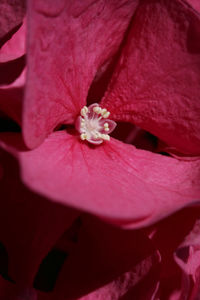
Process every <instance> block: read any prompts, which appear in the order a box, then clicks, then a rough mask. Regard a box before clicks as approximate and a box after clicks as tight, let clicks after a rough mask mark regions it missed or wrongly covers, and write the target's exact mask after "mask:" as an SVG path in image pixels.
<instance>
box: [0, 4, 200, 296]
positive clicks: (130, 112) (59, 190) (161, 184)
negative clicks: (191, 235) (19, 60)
mask: <svg viewBox="0 0 200 300" xmlns="http://www.w3.org/2000/svg"><path fill="white" fill-rule="evenodd" d="M27 21H28V27H27V39H28V41H27V77H26V81H23V80H25V77H23V78H24V79H23V80H22V86H23V85H24V84H25V99H24V104H23V122H22V130H23V137H24V141H25V144H26V146H28V147H29V148H32V150H28V149H27V148H26V146H25V145H24V144H23V142H22V137H21V134H20V133H9V134H8V133H6V134H1V136H0V139H1V147H2V149H4V151H5V152H3V157H5V158H6V161H7V162H9V164H10V168H11V166H12V167H13V166H14V170H17V166H16V161H15V162H14V161H13V159H12V156H13V157H14V158H15V159H16V160H17V162H18V163H19V166H20V176H21V179H22V181H23V183H24V184H25V186H26V187H25V186H24V185H22V183H20V182H18V183H17V184H16V186H15V190H13V191H9V193H8V189H7V188H6V189H4V191H5V195H6V194H9V196H8V199H9V201H8V203H7V204H2V212H3V214H5V212H6V213H7V212H8V211H9V205H13V202H12V201H13V199H15V196H14V195H13V193H16V194H17V195H18V196H17V197H16V198H17V201H16V200H15V201H14V204H15V206H16V207H17V205H18V204H19V203H18V199H20V197H22V198H21V199H23V201H22V204H23V205H22V206H23V209H21V210H20V211H19V210H17V211H18V213H17V218H16V216H15V214H14V215H13V219H14V220H15V222H16V223H17V219H19V218H20V217H21V215H22V217H23V222H20V223H19V224H15V226H16V228H17V230H16V231H17V232H18V234H19V233H21V232H23V228H24V225H25V223H26V222H27V224H29V226H30V228H29V227H28V228H27V230H25V232H24V241H26V244H27V245H28V250H27V247H24V242H23V241H20V242H19V241H17V243H15V242H14V243H13V234H12V232H13V231H12V230H13V228H12V226H13V224H12V226H10V225H9V224H8V222H7V221H6V220H5V217H4V218H3V217H2V220H3V221H2V222H4V223H5V224H7V228H9V230H8V229H7V230H6V231H3V230H2V234H1V235H2V240H3V241H4V244H6V246H7V248H8V252H9V251H10V255H9V256H10V257H12V263H11V265H12V269H11V271H10V272H9V276H11V275H12V276H11V278H15V279H16V278H18V282H19V283H20V284H21V286H23V290H24V286H25V285H27V286H29V287H30V284H31V283H32V282H33V280H34V276H35V274H36V273H37V269H38V266H39V264H40V262H41V261H42V259H43V258H44V257H45V255H46V254H47V252H48V251H49V250H50V249H51V248H52V247H53V245H54V244H55V243H56V240H58V239H59V238H60V237H61V236H62V234H64V232H65V231H66V230H67V228H68V227H69V226H70V225H71V224H72V223H73V221H74V220H75V219H76V218H77V216H78V215H79V214H80V212H87V213H90V214H93V215H95V216H98V217H100V218H101V219H102V220H106V221H107V222H109V223H112V224H116V225H118V226H122V227H124V228H125V227H129V228H140V227H143V226H149V225H151V224H153V223H155V222H156V221H159V220H161V219H162V218H164V217H166V216H168V215H170V214H172V213H174V212H176V211H177V210H180V209H181V208H183V207H186V206H189V205H194V204H196V205H197V203H198V201H199V198H200V187H199V178H200V160H199V158H198V155H199V149H200V135H199V126H200V125H199V108H200V102H199V90H198V87H199V80H200V74H199V64H200V60H199V49H200V48H199V43H198V36H199V25H200V24H199V23H200V20H199V13H198V11H197V10H195V9H194V8H193V7H192V6H190V5H188V3H187V2H185V1H181V0H175V1H173V2H172V1H170V2H166V1H161V0H152V1H117V2H116V1H108V2H107V3H105V2H103V1H86V2H85V1H84V2H83V3H81V2H79V1H69V2H66V1H61V0H60V1H57V2H56V4H55V3H54V2H53V1H52V2H51V1H49V2H44V1H39V0H38V1H29V2H28V16H27ZM196 37H197V39H196ZM13 38H14V36H13ZM196 40H197V42H196ZM5 52H6V51H5ZM20 53H21V52H20ZM16 78H18V75H17V76H16ZM8 83H10V82H8ZM11 88H12V86H7V87H6V92H4V94H5V95H10V91H11ZM3 89H5V87H3ZM3 89H2V90H3ZM14 94H15V93H14ZM4 99H5V96H4ZM8 99H10V101H12V100H13V97H8ZM1 102H2V104H1V107H2V110H3V111H4V113H5V112H6V113H7V114H8V115H9V116H10V117H12V118H14V119H15V121H17V122H18V123H19V125H20V124H21V120H20V113H21V110H20V109H19V114H17V116H16V117H13V115H12V111H13V110H12V109H11V108H10V107H11V105H10V104H9V105H5V101H1ZM15 103H16V102H13V105H15ZM92 103H98V105H95V106H92V108H95V109H97V110H98V109H99V108H101V109H102V110H101V112H102V117H103V115H104V116H106V117H109V120H114V121H115V122H130V123H131V124H134V125H137V126H139V127H140V128H142V129H144V130H147V131H148V132H150V133H151V134H153V135H155V136H157V137H158V138H159V139H160V140H161V141H162V143H161V144H162V149H164V150H165V151H166V149H170V151H171V152H174V153H176V156H177V157H178V158H175V157H169V156H164V155H162V154H159V153H155V152H151V151H147V150H142V149H138V148H136V147H135V146H134V145H132V144H127V143H124V142H122V141H119V140H117V139H115V138H112V137H111V139H110V140H108V139H109V138H108V137H107V133H106V128H110V127H111V126H112V125H114V123H113V122H112V121H108V120H107V118H105V122H104V121H103V123H101V124H100V123H98V124H97V125H99V126H100V128H101V129H98V130H97V132H95V134H96V133H98V134H99V133H100V134H104V135H106V136H104V138H102V136H100V137H99V136H97V137H95V136H92V141H93V142H94V140H95V139H96V141H99V140H100V141H102V140H104V141H103V142H102V143H101V144H100V145H96V146H95V145H91V144H90V143H88V141H89V142H91V137H88V134H89V135H90V134H91V128H90V129H89V132H86V130H85V129H84V130H85V131H83V132H82V131H81V128H82V127H81V126H80V124H78V125H77V122H78V121H80V116H82V118H83V119H84V118H85V120H86V119H87V118H86V117H89V119H90V115H87V108H85V107H89V109H91V106H89V105H90V104H92ZM103 109H106V110H104V111H103ZM14 111H15V110H14ZM107 112H109V113H110V115H109V116H108V114H107V115H105V114H106V113H107ZM95 113H96V112H95V111H93V112H92V114H94V115H95ZM95 116H96V115H95ZM77 120H78V121H77ZM102 120H103V118H102V119H101V120H100V121H101V122H102ZM100 121H99V122H100ZM86 122H87V120H86ZM106 123H107V124H108V125H105V124H106ZM75 124H76V126H75ZM63 125H65V127H64V129H63ZM104 125H105V126H104ZM95 126H96V125H95ZM75 127H76V129H78V131H77V130H76V129H75ZM97 127H98V126H97ZM113 127H114V126H113ZM84 128H85V127H84ZM87 128H88V127H87ZM58 129H62V130H58ZM104 131H105V132H104ZM122 131H123V130H122ZM133 131H134V132H136V129H135V127H134V126H133V127H131V130H130V132H129V138H128V139H126V141H128V140H129V143H131V142H132V140H133V136H134V132H133ZM108 132H109V129H108ZM82 133H83V134H86V136H85V135H84V136H81V134H82ZM116 136H117V135H116ZM131 137H132V138H131ZM100 138H102V139H100ZM133 143H134V140H133ZM160 149H161V146H160ZM9 153H10V154H11V156H10V154H9ZM4 168H5V167H4V166H3V167H2V175H3V173H4ZM15 172H16V174H18V171H15ZM16 174H13V177H12V176H10V174H9V176H8V177H6V176H5V178H7V180H11V178H12V181H11V182H15V180H16ZM5 182H7V181H6V180H5ZM5 182H4V185H5ZM5 186H6V187H7V185H5ZM27 188H28V189H30V190H32V191H33V193H31V192H30V191H29V190H28V189H27ZM16 191H17V192H16ZM37 193H38V194H39V195H40V196H36V194H37ZM19 195H20V196H19ZM26 198H29V201H28V204H26V205H25V203H26V202H27V201H26ZM35 203H36V204H35ZM16 204H17V205H16ZM15 206H14V207H15ZM27 206H28V207H27ZM27 213H28V214H27ZM24 214H27V217H25V216H24ZM30 216H31V217H30ZM29 217H30V220H28V219H27V218H29ZM88 218H89V219H90V217H88ZM34 219H35V221H34ZM66 220H67V221H66ZM86 220H87V217H86ZM55 222H56V224H55ZM85 222H86V224H88V223H87V221H85ZM96 222H97V223H98V222H100V221H97V220H96V219H95V221H93V222H91V223H89V225H88V226H86V228H87V230H86V232H90V236H93V234H91V229H90V228H91V227H92V226H94V228H95V229H96V231H95V232H96V233H97V232H98V233H99V235H100V236H101V235H103V236H104V235H105V236H106V233H105V232H106V230H108V228H110V227H109V225H101V226H103V228H104V226H105V227H106V229H99V228H98V226H99V225H98V224H96ZM49 223H50V224H49ZM100 223H101V222H100ZM2 224H3V223H2ZM92 224H93V225H92ZM8 225H9V226H8ZM41 226H42V229H41ZM101 226H100V227H101ZM111 228H112V229H109V230H110V231H109V234H108V237H109V238H111V237H112V238H111V239H112V243H113V244H112V245H111V246H112V247H111V246H110V248H109V249H107V248H106V247H105V249H106V254H107V253H113V252H114V250H113V249H114V246H113V245H116V244H115V242H114V241H115V238H114V236H115V234H116V233H115V230H116V232H117V234H120V233H121V230H117V229H113V227H111ZM83 232H85V231H84V229H83ZM122 232H123V233H124V234H125V235H126V234H127V232H126V231H122ZM125 232H126V233H125ZM130 232H131V235H130V236H128V237H126V238H124V237H122V239H121V238H120V239H119V241H118V243H117V247H119V243H125V241H124V240H123V239H125V240H126V243H127V244H126V245H127V246H126V247H125V248H126V251H125V252H117V253H118V254H119V253H120V254H121V255H119V256H116V257H115V259H113V260H110V261H111V266H112V268H113V265H115V264H117V263H116V262H118V261H119V257H120V258H121V257H124V256H126V255H128V259H127V262H126V261H125V262H124V261H123V260H122V264H120V263H119V264H118V267H117V272H116V273H115V272H113V269H112V274H111V275H112V276H108V278H106V276H102V277H104V278H103V280H102V279H101V280H100V281H99V282H98V284H97V283H96V282H94V283H91V281H92V278H91V277H89V279H88V281H87V280H86V281H83V283H84V282H87V284H86V283H85V284H83V286H79V288H80V290H79V289H77V290H78V292H77V294H76V293H75V292H74V291H75V288H74V289H73V288H72V294H70V291H69V286H68V285H67V284H66V282H68V284H69V282H70V278H69V277H70V275H69V274H71V273H70V272H69V273H67V270H69V269H70V268H71V269H73V268H74V270H77V269H76V268H75V265H76V263H75V262H74V261H79V259H80V258H81V259H80V260H81V263H83V261H84V258H82V256H81V253H80V251H78V252H76V255H75V258H74V259H73V258H72V259H71V260H69V262H68V263H66V265H65V268H63V274H62V276H61V277H60V278H61V279H60V281H58V284H57V288H56V291H57V292H58V291H59V290H62V292H63V290H65V289H66V290H65V292H63V294H62V293H61V294H60V299H62V298H61V297H69V299H71V298H75V297H76V298H78V297H80V296H82V295H85V294H86V293H88V292H91V291H92V290H94V289H97V288H98V287H99V286H100V285H104V286H105V285H106V282H108V281H111V278H113V276H115V277H116V276H118V275H120V274H122V273H123V272H125V271H126V270H130V269H131V268H132V267H133V266H135V265H137V261H132V263H130V260H131V256H132V253H133V252H134V251H136V250H137V251H138V249H139V250H140V251H141V248H142V247H143V246H144V245H146V244H148V247H147V246H146V247H147V248H148V250H149V253H151V255H150V258H149V260H150V262H149V264H148V263H147V265H150V266H152V265H155V264H154V263H153V262H154V261H156V264H158V263H159V260H160V258H159V254H158V251H157V248H156V247H154V246H152V240H151V239H149V238H148V237H147V236H146V235H145V236H143V233H142V232H140V233H139V239H138V240H139V241H140V242H139V243H138V244H140V247H139V248H137V249H135V245H136V244H137V239H136V240H135V236H137V231H134V230H133V231H130ZM102 233H103V234H102ZM124 234H122V236H123V235H124ZM83 236H84V234H83ZM150 236H151V235H150ZM109 238H108V239H105V240H104V239H103V243H105V244H106V243H108V240H109ZM84 240H85V238H84ZM93 240H94V238H93ZM130 240H133V241H134V242H133V246H132V248H131V252H132V253H130V252H129V251H128V250H127V248H128V245H129V244H130V243H131V242H130ZM101 242H102V240H101ZM80 243H81V242H80ZM145 243H146V244H145ZM15 244H17V245H18V248H17V249H18V250H17V251H16V250H15V249H14V248H13V250H11V245H15ZM61 244H62V247H63V243H61ZM88 244H89V243H87V246H86V248H84V242H83V248H82V246H80V245H82V244H79V246H80V249H83V250H84V249H85V250H84V251H85V252H87V251H88V249H90V250H91V249H92V248H91V247H90V246H88ZM32 245H34V247H33V246H32ZM35 245H36V246H35ZM89 245H90V244H89ZM96 245H98V243H97V244H96V243H95V247H94V249H95V252H98V251H97V248H98V247H97V246H96ZM57 247H58V248H59V247H60V246H59V245H58V246H57ZM62 247H61V248H62ZM117 247H116V248H117ZM119 248H120V247H119ZM158 248H159V247H158ZM110 249H112V251H111V250H110ZM174 250H175V249H174V248H173V251H174ZM84 251H83V252H84ZM109 251H111V252H109ZM127 251H128V254H127ZM140 251H139V252H140ZM22 253H23V258H22ZM88 253H90V252H88ZM101 253H104V252H102V251H101ZM134 253H135V252H134ZM136 256H137V255H136ZM97 257H99V256H98V255H97V256H95V258H97ZM102 257H104V255H103V256H102ZM108 257H109V256H106V259H104V263H105V262H106V263H108V261H109V259H108ZM30 258H31V259H32V260H31V259H30ZM138 260H139V267H138V268H139V270H145V268H144V266H142V261H143V260H144V261H145V262H146V253H143V252H142V254H141V257H139V258H138ZM22 261H23V264H22V270H20V272H19V269H20V267H21V266H20V264H21V263H22ZM86 261H87V262H88V261H89V257H88V258H87V260H86ZM152 261H153V262H152ZM81 263H80V265H81ZM121 265H122V267H121ZM127 265H128V267H129V268H128V267H127ZM104 266H105V265H104ZM124 266H125V267H124ZM82 268H83V269H84V268H85V266H84V264H83V267H82ZM99 268H100V266H99V265H98V264H97V265H96V269H95V270H97V269H99ZM80 269H81V268H80ZM100 269H101V268H100ZM147 270H148V268H147ZM105 272H108V270H107V269H104V270H103V272H102V274H103V275H105ZM155 272H157V269H156V271H155ZM133 273H137V272H135V271H134V269H133ZM138 273H139V272H138ZM147 273H148V271H146V273H145V272H144V275H143V276H144V277H145V276H146V274H147ZM10 274H11V275H10ZM24 274H26V276H27V278H26V280H25V278H24ZM90 274H94V272H91V273H90ZM129 276H130V273H129ZM143 276H142V277H143ZM4 277H5V276H4ZM66 278H68V280H66V281H65V279H66ZM72 278H74V277H73V276H72ZM83 278H84V276H82V277H80V279H79V280H78V282H79V283H80V282H81V280H83ZM128 278H129V279H130V278H132V277H128ZM153 278H154V277H153ZM134 280H135V281H134V283H133V285H135V284H136V278H135V277H134ZM122 281H123V280H122V279H119V281H118V282H122ZM72 282H73V284H74V283H75V282H76V281H75V280H72ZM88 282H90V287H89V288H88ZM124 282H130V280H128V281H126V280H125V281H124ZM7 284H8V283H7ZM73 284H72V283H71V286H72V287H73ZM76 284H77V282H76ZM65 285H66V287H65V288H64V286H65ZM118 285H120V284H118ZM21 286H20V288H21ZM121 286H122V285H121ZM121 286H120V288H119V290H120V292H121ZM112 287H113V286H112ZM126 288H127V286H126ZM126 288H125V289H124V290H125V293H127V290H126ZM158 288H159V281H158V280H155V282H153V283H152V284H151V291H150V292H149V295H150V296H148V297H156V296H155V295H156V293H157V291H158ZM106 289H107V290H108V291H109V293H110V290H112V288H110V287H109V286H108V287H107V288H105V290H106ZM20 290H21V289H20ZM105 290H104V291H103V292H102V295H107V294H104V293H105ZM113 290H115V291H116V285H115V286H114V288H113ZM67 291H68V294H67ZM29 292H30V290H29V291H28V292H26V291H24V295H26V294H28V293H29ZM30 293H32V296H33V297H35V292H30ZM109 293H108V294H109ZM135 293H136V292H135ZM100 294H101V292H100ZM138 295H139V294H138ZM129 296H130V297H132V296H131V294H129ZM129 296H127V297H129ZM21 297H22V296H21ZM24 297H25V296H24ZM39 297H44V299H45V297H46V296H45V295H41V296H39ZM50 297H54V299H55V297H56V296H55V294H53V296H50ZM70 297H71V298H70ZM91 297H93V298H91V299H95V297H98V292H97V295H96V296H95V295H92V296H91ZM105 297H107V296H104V298H105ZM120 297H122V294H120V293H119V294H117V295H116V297H115V299H120ZM130 297H129V298H127V299H130ZM146 298H147V296H146ZM41 299H42V298H41ZM52 299H53V298H52ZM88 299H89V298H88ZM124 299H125V298H124ZM138 299H139V296H138ZM143 299H144V298H143Z"/></svg>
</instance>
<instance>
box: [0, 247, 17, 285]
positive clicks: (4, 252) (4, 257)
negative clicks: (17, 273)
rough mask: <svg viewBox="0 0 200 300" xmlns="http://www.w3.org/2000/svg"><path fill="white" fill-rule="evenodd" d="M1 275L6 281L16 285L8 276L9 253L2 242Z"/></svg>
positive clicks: (0, 255)
mask: <svg viewBox="0 0 200 300" xmlns="http://www.w3.org/2000/svg"><path fill="white" fill-rule="evenodd" d="M0 274H1V276H2V277H3V278H4V279H5V280H8V281H10V282H12V283H14V281H13V280H12V279H11V278H10V276H9V275H8V253H7V250H6V248H5V246H4V245H3V244H2V243H1V242H0Z"/></svg>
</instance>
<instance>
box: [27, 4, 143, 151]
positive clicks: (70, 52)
mask: <svg viewBox="0 0 200 300" xmlns="http://www.w3.org/2000/svg"><path fill="white" fill-rule="evenodd" d="M137 2H138V1H137V0H132V1H125V0H120V1H118V2H117V4H116V1H114V0H112V1H109V2H102V1H91V0H87V1H83V2H81V1H74V0H73V1H63V0H58V1H56V2H54V1H49V2H48V3H46V2H44V1H43V0H37V1H35V0H32V1H29V7H28V24H29V26H28V77H27V90H26V99H25V108H24V137H25V141H26V143H27V145H28V146H29V147H31V148H33V147H36V146H37V145H38V144H40V143H41V142H42V141H43V139H44V138H45V137H46V136H47V135H48V134H49V133H50V132H52V130H53V129H54V128H55V127H56V126H57V125H58V124H60V123H73V122H74V121H75V117H77V115H78V113H79V112H80V109H81V108H82V107H83V106H84V105H85V104H86V97H87V93H88V90H89V87H90V84H91V82H92V80H93V78H94V77H95V74H96V72H97V70H98V69H99V68H100V67H101V66H102V64H104V63H105V62H106V61H107V60H109V59H110V58H111V57H112V56H113V55H114V53H115V52H116V51H117V49H118V47H119V45H120V43H121V41H122V39H123V35H124V32H125V31H126V29H127V27H128V25H129V22H130V19H131V17H132V15H133V13H134V11H135V7H136V5H137ZM107 28H109V30H107ZM36 41H37V42H36Z"/></svg>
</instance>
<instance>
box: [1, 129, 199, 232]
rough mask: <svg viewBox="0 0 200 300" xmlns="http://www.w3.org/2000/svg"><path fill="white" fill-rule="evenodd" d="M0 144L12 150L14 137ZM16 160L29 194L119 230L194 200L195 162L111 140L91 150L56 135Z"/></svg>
mask: <svg viewBox="0 0 200 300" xmlns="http://www.w3.org/2000/svg"><path fill="white" fill-rule="evenodd" d="M3 138H4V140H5V142H6V143H13V141H14V142H15V144H16V145H17V141H16V138H17V137H16V136H15V135H12V134H11V135H10V136H9V135H6V136H5V135H4V136H3V135H1V139H3ZM4 147H6V148H8V149H9V147H8V146H6V144H4ZM10 149H12V148H10ZM10 151H11V150H10ZM13 151H14V150H13ZM18 157H19V160H20V165H21V173H22V177H23V180H24V182H25V183H26V184H27V185H28V186H29V187H30V188H32V189H33V190H35V191H37V192H39V193H41V194H43V195H45V196H47V197H49V198H51V199H52V200H53V201H56V202H59V203H62V204H64V205H72V206H74V207H76V208H79V209H83V210H85V211H89V212H92V213H94V214H97V215H100V216H101V217H103V218H106V219H108V220H112V222H115V223H118V224H121V223H122V225H124V226H125V225H127V226H132V227H134V226H135V227H137V226H140V225H147V224H150V223H152V222H155V221H157V220H159V219H161V218H163V217H165V216H167V215H169V214H171V213H173V212H175V211H176V210H178V209H180V208H182V207H183V206H186V205H190V204H191V203H194V202H195V201H198V200H199V199H200V185H199V180H200V160H195V161H179V160H177V159H175V158H171V157H166V156H162V155H160V154H155V153H151V152H148V151H145V150H139V149H136V148H135V147H134V146H132V145H127V144H124V143H122V142H119V141H117V140H114V139H112V140H111V142H110V143H104V144H103V145H102V146H100V147H93V146H89V145H88V144H86V143H85V142H81V141H80V140H79V137H78V136H74V135H71V134H68V133H67V132H65V131H58V132H54V133H53V134H51V135H50V137H49V138H47V139H46V140H45V142H44V143H43V144H42V145H41V146H40V147H38V148H37V149H35V150H33V151H27V152H24V151H19V152H18ZM132 223H133V224H132Z"/></svg>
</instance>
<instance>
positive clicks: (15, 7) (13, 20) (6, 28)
mask: <svg viewBox="0 0 200 300" xmlns="http://www.w3.org/2000/svg"><path fill="white" fill-rule="evenodd" d="M24 14H25V1H24V0H16V1H12V0H2V1H1V3H0V44H1V45H2V44H3V43H4V42H5V41H6V40H7V39H8V38H10V36H11V35H12V34H13V30H14V31H15V29H16V27H17V26H19V25H20V23H21V22H22V20H23V17H24Z"/></svg>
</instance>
